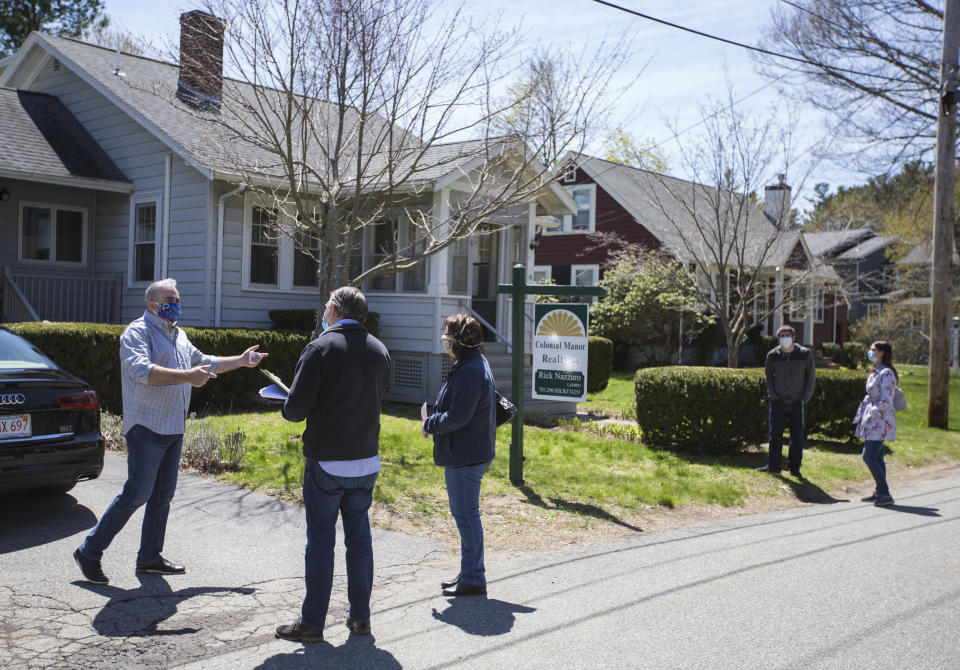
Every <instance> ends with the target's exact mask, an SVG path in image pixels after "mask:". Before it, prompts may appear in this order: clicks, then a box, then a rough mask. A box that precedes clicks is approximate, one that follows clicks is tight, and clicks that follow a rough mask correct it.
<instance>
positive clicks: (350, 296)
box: [330, 286, 367, 323]
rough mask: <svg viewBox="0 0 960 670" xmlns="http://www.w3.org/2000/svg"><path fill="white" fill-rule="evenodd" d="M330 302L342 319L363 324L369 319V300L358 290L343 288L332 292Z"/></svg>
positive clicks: (348, 287)
mask: <svg viewBox="0 0 960 670" xmlns="http://www.w3.org/2000/svg"><path fill="white" fill-rule="evenodd" d="M330 302H332V303H333V308H334V309H335V310H336V311H337V316H338V317H340V318H341V319H353V320H355V321H359V322H360V323H363V322H364V320H365V319H366V318H367V298H366V296H364V295H363V293H361V292H360V289H358V288H354V287H353V286H341V287H340V288H338V289H336V290H334V291H331V292H330Z"/></svg>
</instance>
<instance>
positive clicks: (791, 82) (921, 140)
mask: <svg viewBox="0 0 960 670" xmlns="http://www.w3.org/2000/svg"><path fill="white" fill-rule="evenodd" d="M942 28H943V10H942V6H937V3H931V2H927V0H783V1H782V2H781V3H780V4H778V5H777V7H776V8H775V9H774V10H773V12H772V23H771V25H770V28H769V30H768V33H767V38H766V40H765V41H764V46H765V47H767V48H769V49H771V50H773V51H778V52H781V53H784V54H786V55H788V56H791V57H793V58H795V59H798V60H786V59H782V58H775V57H771V56H766V55H761V56H758V57H757V58H758V59H759V60H760V62H761V64H762V70H763V72H765V73H766V74H767V75H768V76H770V77H772V78H777V79H781V78H782V79H783V80H784V83H785V84H786V85H787V86H790V87H791V88H792V90H793V91H794V92H795V94H797V95H799V96H801V97H802V98H803V99H804V100H805V101H806V102H808V103H810V104H812V105H815V106H817V107H819V108H821V109H823V110H825V111H827V112H828V113H829V114H830V115H831V116H832V118H833V120H834V130H835V131H836V133H837V134H838V135H839V136H841V137H843V138H845V139H847V140H849V141H851V142H854V143H859V144H860V145H861V147H862V148H863V150H864V151H865V152H866V154H865V156H864V157H866V158H868V159H874V158H875V157H876V153H877V152H878V151H880V152H883V153H884V154H885V156H884V157H885V158H886V159H888V160H890V159H892V160H894V161H899V160H916V159H918V158H924V157H927V156H929V154H930V153H931V151H932V149H933V140H934V138H935V137H936V119H937V108H938V107H937V106H938V101H939V93H938V91H939V88H940V77H939V67H940V45H941V37H942ZM798 61H802V62H798ZM847 149H849V145H848V147H847Z"/></svg>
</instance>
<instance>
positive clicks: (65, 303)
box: [0, 266, 123, 323]
mask: <svg viewBox="0 0 960 670" xmlns="http://www.w3.org/2000/svg"><path fill="white" fill-rule="evenodd" d="M122 285H123V277H122V275H120V274H117V275H115V276H114V277H112V278H106V279H94V278H88V277H76V276H73V277H67V276H63V277H57V276H49V275H34V274H22V273H17V272H13V271H12V270H11V269H10V268H9V267H6V266H5V267H4V268H3V282H2V290H0V300H2V309H0V313H2V320H3V322H4V323H15V322H19V321H78V322H85V323H120V303H121V295H120V291H121V287H122Z"/></svg>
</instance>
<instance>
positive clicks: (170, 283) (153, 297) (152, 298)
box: [145, 277, 177, 302]
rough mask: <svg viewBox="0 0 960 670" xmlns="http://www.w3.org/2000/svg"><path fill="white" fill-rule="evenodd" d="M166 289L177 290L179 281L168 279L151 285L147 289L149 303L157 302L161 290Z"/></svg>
mask: <svg viewBox="0 0 960 670" xmlns="http://www.w3.org/2000/svg"><path fill="white" fill-rule="evenodd" d="M165 288H173V289H175V288H177V280H176V279H170V278H169V277H167V278H166V279H161V280H160V281H155V282H153V283H152V284H150V286H148V287H147V291H146V294H145V295H146V299H147V302H156V301H157V296H158V295H159V294H160V290H161V289H165Z"/></svg>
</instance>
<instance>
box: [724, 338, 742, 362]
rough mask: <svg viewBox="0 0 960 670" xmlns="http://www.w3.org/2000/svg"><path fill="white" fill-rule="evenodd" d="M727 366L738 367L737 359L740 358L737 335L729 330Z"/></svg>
mask: <svg viewBox="0 0 960 670" xmlns="http://www.w3.org/2000/svg"><path fill="white" fill-rule="evenodd" d="M726 336H727V367H728V368H736V367H739V366H738V365H737V360H738V359H739V358H740V345H739V344H737V336H736V335H734V334H733V333H730V332H727V333H726Z"/></svg>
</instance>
